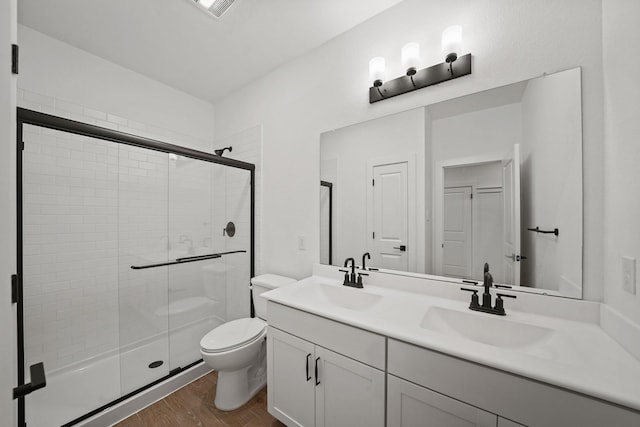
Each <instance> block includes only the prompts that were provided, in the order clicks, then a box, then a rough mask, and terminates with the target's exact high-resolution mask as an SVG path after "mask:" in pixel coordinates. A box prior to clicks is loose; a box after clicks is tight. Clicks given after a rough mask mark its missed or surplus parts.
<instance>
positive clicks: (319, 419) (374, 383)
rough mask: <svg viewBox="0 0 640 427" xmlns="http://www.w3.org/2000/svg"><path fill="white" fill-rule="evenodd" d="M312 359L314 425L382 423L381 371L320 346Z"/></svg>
mask: <svg viewBox="0 0 640 427" xmlns="http://www.w3.org/2000/svg"><path fill="white" fill-rule="evenodd" d="M316 360H317V363H318V377H317V378H316V383H317V386H316V424H315V425H316V427H324V426H327V427H333V426H349V427H358V426H363V427H383V426H384V407H385V400H384V375H385V374H384V372H383V371H380V370H378V369H376V368H372V367H371V366H368V365H365V364H363V363H360V362H356V361H355V360H353V359H350V358H348V357H345V356H341V355H339V354H337V353H334V352H333V351H330V350H327V349H325V348H322V347H316V358H315V359H314V364H315V361H316ZM314 367H315V366H314Z"/></svg>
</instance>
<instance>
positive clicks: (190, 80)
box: [18, 0, 401, 103]
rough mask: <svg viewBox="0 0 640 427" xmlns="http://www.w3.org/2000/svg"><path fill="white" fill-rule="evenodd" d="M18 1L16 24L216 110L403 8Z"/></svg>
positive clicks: (366, 2) (346, 1) (257, 0)
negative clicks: (222, 10)
mask: <svg viewBox="0 0 640 427" xmlns="http://www.w3.org/2000/svg"><path fill="white" fill-rule="evenodd" d="M192 1H193V0H102V1H97V0H82V1H80V0H20V1H19V2H18V21H19V23H20V24H22V25H25V26H28V27H30V28H32V29H34V30H37V31H39V32H42V33H44V34H47V35H49V36H51V37H53V38H55V39H58V40H61V41H63V42H66V43H68V44H71V45H73V46H76V47H78V48H80V49H83V50H85V51H87V52H90V53H92V54H95V55H97V56H100V57H102V58H104V59H106V60H108V61H111V62H113V63H116V64H119V65H121V66H123V67H126V68H129V69H131V70H134V71H136V72H138V73H140V74H143V75H145V76H148V77H150V78H152V79H154V80H158V81H161V82H163V83H166V84H168V85H170V86H173V87H175V88H177V89H179V90H181V91H184V92H187V93H190V94H192V95H194V96H196V97H198V98H201V99H205V100H207V101H209V102H211V103H216V102H217V101H219V100H220V99H222V98H223V97H225V96H226V95H228V94H229V93H231V92H233V91H235V90H237V89H239V88H240V87H242V86H244V85H246V84H248V83H249V82H251V81H252V80H254V79H257V78H259V77H260V76H262V75H264V74H266V73H268V72H269V71H271V70H273V69H275V68H277V67H278V66H280V65H281V64H284V63H286V62H288V61H291V60H292V59H294V58H296V57H298V56H300V55H302V54H304V53H305V52H307V51H309V50H312V49H314V48H315V47H317V46H319V45H321V44H323V43H325V42H327V41H328V40H330V39H332V38H334V37H336V36H337V35H339V34H341V33H343V32H345V31H347V30H349V29H350V28H352V27H354V26H356V25H358V24H360V23H361V22H363V21H365V20H367V19H369V18H371V17H372V16H374V15H376V14H378V13H380V12H381V11H383V10H385V9H387V8H389V7H391V6H393V5H394V4H396V3H399V2H400V1H401V0H236V3H235V4H234V5H233V6H232V7H231V8H230V9H229V10H228V11H227V13H226V14H224V15H223V16H222V18H221V19H215V18H213V17H210V16H208V15H207V14H205V13H203V12H202V11H201V10H199V9H198V7H195V6H194V5H193V4H191V3H192Z"/></svg>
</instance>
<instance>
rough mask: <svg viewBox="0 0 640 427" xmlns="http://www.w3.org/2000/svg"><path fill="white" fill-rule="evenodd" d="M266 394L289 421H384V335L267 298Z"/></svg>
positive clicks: (373, 424)
mask: <svg viewBox="0 0 640 427" xmlns="http://www.w3.org/2000/svg"><path fill="white" fill-rule="evenodd" d="M267 310H268V311H267V315H268V318H269V330H268V333H267V387H268V393H267V399H268V408H269V412H270V413H271V414H272V415H274V416H275V417H276V418H278V419H279V420H280V421H282V422H283V423H285V424H287V425H288V426H304V427H311V426H319V427H320V426H363V427H364V426H367V427H377V426H379V427H383V426H384V413H385V372H384V368H385V363H384V360H385V338H384V337H382V336H380V335H377V334H374V333H371V332H367V331H363V330H361V329H357V328H353V327H350V326H348V325H345V324H342V323H338V322H334V321H332V320H328V319H325V318H322V317H319V316H314V315H312V314H309V313H305V312H302V311H299V310H295V309H292V308H290V307H286V306H282V305H279V304H276V303H273V302H269V305H268V309H267Z"/></svg>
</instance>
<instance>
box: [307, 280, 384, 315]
mask: <svg viewBox="0 0 640 427" xmlns="http://www.w3.org/2000/svg"><path fill="white" fill-rule="evenodd" d="M314 289H315V290H316V292H315V294H316V295H314V296H311V298H317V299H319V300H320V301H322V300H324V301H326V302H327V303H330V304H333V305H337V306H339V307H342V308H347V309H349V310H355V311H364V310H367V309H369V308H371V307H373V306H374V305H376V304H377V303H378V302H379V301H380V300H381V299H382V297H381V296H380V295H375V294H371V293H368V292H366V291H363V290H362V289H355V288H349V287H338V286H330V285H322V284H316V285H315V286H314Z"/></svg>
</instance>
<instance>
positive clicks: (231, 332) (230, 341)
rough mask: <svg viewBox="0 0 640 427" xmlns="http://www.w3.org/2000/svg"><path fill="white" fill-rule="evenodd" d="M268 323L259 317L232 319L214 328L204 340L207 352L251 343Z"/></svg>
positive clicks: (216, 351)
mask: <svg viewBox="0 0 640 427" xmlns="http://www.w3.org/2000/svg"><path fill="white" fill-rule="evenodd" d="M266 327H267V324H266V323H265V322H264V321H263V320H261V319H258V318H257V317H254V318H245V319H237V320H232V321H231V322H227V323H224V324H222V325H220V326H218V327H217V328H215V329H213V330H212V331H211V332H209V333H208V334H207V335H205V336H204V337H203V338H202V340H200V348H201V349H202V351H203V352H205V353H221V352H225V351H229V350H233V349H236V348H239V347H242V346H244V345H246V344H249V343H251V342H253V341H255V340H257V339H258V338H260V337H261V336H262V334H263V332H264V330H265V328H266Z"/></svg>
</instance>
